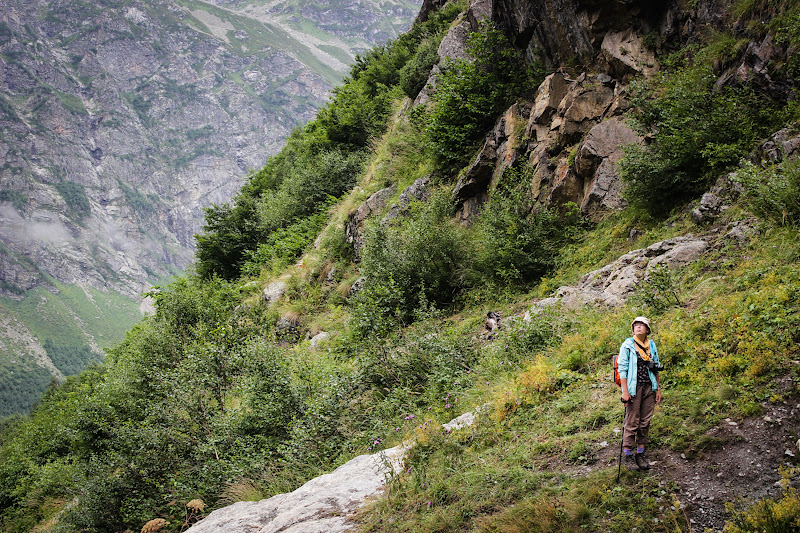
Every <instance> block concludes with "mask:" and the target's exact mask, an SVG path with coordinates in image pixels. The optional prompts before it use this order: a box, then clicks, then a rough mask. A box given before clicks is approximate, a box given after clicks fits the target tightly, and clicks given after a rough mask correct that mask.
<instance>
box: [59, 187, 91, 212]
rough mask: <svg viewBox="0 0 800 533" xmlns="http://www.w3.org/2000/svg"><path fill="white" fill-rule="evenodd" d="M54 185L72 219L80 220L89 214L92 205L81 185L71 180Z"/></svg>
mask: <svg viewBox="0 0 800 533" xmlns="http://www.w3.org/2000/svg"><path fill="white" fill-rule="evenodd" d="M54 186H55V188H56V190H57V191H58V194H60V195H61V197H62V198H63V199H64V202H65V203H66V204H67V209H69V214H70V216H71V217H72V218H73V219H75V220H76V221H78V222H80V221H81V220H83V219H84V218H86V217H87V216H88V215H89V213H90V212H91V210H92V206H91V204H90V203H89V197H88V196H86V189H85V188H84V187H83V185H81V184H80V183H74V182H72V181H61V182H58V183H56V184H55V185H54Z"/></svg>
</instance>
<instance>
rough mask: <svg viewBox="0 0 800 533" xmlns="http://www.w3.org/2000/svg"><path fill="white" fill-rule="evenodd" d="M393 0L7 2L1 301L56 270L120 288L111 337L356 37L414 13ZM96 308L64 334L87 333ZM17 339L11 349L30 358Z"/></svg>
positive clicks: (371, 39) (396, 28)
mask: <svg viewBox="0 0 800 533" xmlns="http://www.w3.org/2000/svg"><path fill="white" fill-rule="evenodd" d="M273 4H274V3H273ZM393 5H394V4H393ZM396 5H397V6H400V7H398V8H397V9H395V8H394V7H393V8H392V13H394V15H393V16H392V17H386V16H384V9H385V8H384V6H383V3H378V2H359V3H358V4H357V6H356V4H352V5H351V4H347V5H344V4H343V5H335V4H324V5H322V6H319V9H317V8H313V5H310V4H304V7H303V8H302V9H301V8H300V6H299V4H298V5H297V6H294V8H293V7H292V6H291V5H289V4H287V5H280V6H279V5H269V6H260V7H259V6H257V5H254V4H252V3H251V4H249V5H248V6H247V9H244V6H241V7H242V9H238V7H237V6H236V5H234V4H231V5H225V4H224V3H220V5H218V6H215V5H213V4H209V3H204V2H200V1H195V0H178V1H173V0H154V1H151V2H142V1H138V0H91V1H85V0H79V1H72V2H45V1H42V0H40V1H34V2H30V1H28V0H9V1H7V2H3V3H2V6H0V161H1V162H0V265H2V268H0V297H3V298H4V299H3V300H2V301H0V315H2V316H5V317H8V320H11V316H12V315H13V316H16V318H17V319H19V320H21V321H22V322H23V323H26V322H25V321H26V319H25V318H24V317H21V316H19V315H16V314H15V312H14V311H12V309H13V308H14V305H12V304H11V303H10V302H12V301H21V300H25V299H26V298H38V297H39V296H33V294H32V293H31V291H33V290H34V289H36V288H37V287H38V288H46V289H48V290H50V291H54V292H57V289H56V288H55V287H56V282H58V283H61V284H65V285H75V286H81V287H84V288H85V289H86V290H95V291H98V293H97V294H96V295H95V298H98V297H101V298H102V295H103V294H106V295H112V294H113V293H119V294H122V295H124V296H125V297H126V298H127V299H128V300H129V302H130V303H129V304H127V307H128V311H126V316H127V317H128V318H127V319H125V320H122V321H121V322H118V325H117V328H118V333H117V335H116V336H119V335H121V334H122V332H124V331H125V329H127V328H128V327H129V326H130V325H131V324H132V323H133V321H134V320H135V319H136V316H137V313H136V306H137V305H138V300H139V298H140V294H141V293H142V291H143V290H145V289H146V288H147V287H148V286H149V285H150V284H151V283H153V282H156V281H157V280H160V279H164V278H165V277H169V276H170V275H172V274H174V273H176V272H179V271H181V270H183V269H184V268H186V267H187V266H188V265H189V263H190V261H191V260H192V250H193V246H194V241H193V236H194V234H195V233H196V232H197V231H198V230H199V229H200V228H201V224H202V221H203V208H204V207H206V206H208V205H210V204H212V203H223V202H226V201H228V199H229V198H230V197H231V195H232V194H233V193H234V192H235V191H236V190H238V188H239V187H240V186H241V184H242V181H243V179H244V177H245V175H246V174H247V172H248V171H250V170H251V169H257V168H260V167H261V166H263V164H264V162H265V160H266V158H267V157H268V156H270V155H271V154H274V153H276V152H277V151H278V149H279V148H280V147H281V146H282V144H283V141H284V139H285V137H286V136H287V135H288V134H289V133H290V132H291V131H292V129H293V128H294V127H296V126H297V125H299V124H302V123H304V122H306V121H307V120H309V119H310V118H311V117H313V116H314V114H315V112H316V110H317V108H318V107H319V106H320V105H321V104H322V103H323V102H324V101H325V100H326V98H327V95H328V91H329V90H330V89H331V87H332V86H333V84H334V83H336V82H338V80H339V79H341V76H342V75H343V74H344V73H345V72H346V70H347V68H348V63H349V62H350V60H351V59H352V58H353V57H354V55H355V53H356V52H357V51H358V50H362V49H364V48H368V47H371V46H373V45H375V44H378V43H380V42H382V41H383V40H385V39H387V38H389V37H392V36H394V35H396V34H397V33H399V32H400V31H402V30H404V29H405V28H406V27H407V26H408V25H409V24H410V22H411V19H412V17H413V13H414V12H413V10H412V9H411V6H412V4H411V3H410V2H405V3H402V4H401V3H397V4H396ZM354 6H356V7H357V10H358V11H359V12H360V13H361V14H362V15H363V23H362V22H360V20H361V19H359V17H354V13H355V11H354V9H356V7H354ZM295 8H296V9H297V12H296V13H295V14H293V15H288V14H287V13H289V11H291V10H292V9H295ZM309 9H310V11H309ZM287 10H289V11H287ZM306 13H310V15H309V17H308V18H305V17H306ZM320 13H324V14H325V15H324V16H323V17H322V18H320V17H319V16H318V15H319V14H320ZM312 15H313V16H312ZM402 15H405V19H403V17H402ZM339 22H341V23H343V24H344V22H346V25H345V26H343V27H342V29H341V31H340V29H339V28H338V26H337V24H338V23H339ZM318 25H320V27H324V29H317V26H318ZM306 30H307V31H308V32H309V33H311V34H313V35H312V36H311V37H308V39H306V38H305V37H304V35H305V33H304V31H306ZM334 33H335V34H337V35H339V37H332V36H333V35H334ZM351 33H352V37H351V36H350V35H351ZM327 43H330V44H327ZM109 298H111V299H114V298H115V297H113V296H109ZM87 302H88V301H87ZM101 316H102V313H100V314H98V315H97V317H98V318H97V320H101V319H100V317H101ZM105 318H107V317H105ZM94 320H95V318H94V316H92V317H89V319H88V321H84V323H83V324H81V327H78V328H77V330H82V331H85V332H86V334H76V335H74V336H73V338H72V339H71V340H70V346H73V345H74V346H84V345H92V344H93V342H94V341H93V340H92V339H93V338H94V335H95V334H99V332H100V331H101V330H103V329H104V326H102V327H101V326H97V325H96V324H94V323H93V321H94ZM26 326H27V329H28V330H30V334H31V335H30V336H27V337H28V339H29V340H31V341H32V342H34V341H35V342H37V343H38V344H39V345H42V346H43V345H44V342H45V340H46V338H44V336H43V333H42V332H40V331H37V326H36V325H35V324H31V323H30V321H28V322H27V323H26ZM101 347H102V346H101ZM9 350H10V349H7V350H3V349H0V361H2V362H3V364H6V363H8V362H9V361H10V359H9V358H12V359H15V360H17V359H19V358H20V357H22V355H21V353H17V352H16V351H14V350H10V351H9ZM12 352H13V353H14V354H15V355H13V357H12V355H11V353H12ZM87 353H88V352H87ZM93 357H95V356H93ZM26 360H28V362H29V363H30V358H28V359H26ZM84 363H85V361H84ZM8 364H10V363H8ZM28 366H30V365H28ZM35 366H36V365H35ZM36 368H38V369H41V368H43V367H41V366H36ZM37 372H38V370H37ZM39 381H40V382H41V381H43V379H39ZM10 390H11V389H10V388H9V387H7V386H6V385H5V384H4V383H2V382H0V399H2V397H4V396H6V395H8V394H9V393H10V392H9V391H10ZM0 403H3V404H4V405H8V404H6V403H4V402H0ZM3 414H8V413H6V412H3V411H0V415H3Z"/></svg>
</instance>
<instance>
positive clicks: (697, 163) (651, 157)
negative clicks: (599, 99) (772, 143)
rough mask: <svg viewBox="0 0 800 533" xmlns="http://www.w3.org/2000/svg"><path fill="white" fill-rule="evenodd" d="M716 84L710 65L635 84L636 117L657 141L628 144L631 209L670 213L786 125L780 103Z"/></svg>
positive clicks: (625, 172)
mask: <svg viewBox="0 0 800 533" xmlns="http://www.w3.org/2000/svg"><path fill="white" fill-rule="evenodd" d="M715 82H716V77H715V76H714V75H713V73H712V70H711V67H710V66H706V65H705V64H703V63H699V62H698V63H695V64H693V65H690V66H684V67H680V68H677V69H676V70H674V71H672V72H666V73H661V74H659V75H657V76H655V77H654V78H653V79H652V80H650V81H647V82H644V83H642V84H640V85H638V86H637V87H634V95H633V102H634V103H635V105H636V106H637V108H638V109H639V111H638V113H637V114H636V119H637V121H638V122H639V125H640V129H641V131H642V132H643V133H651V134H652V135H653V140H652V142H651V143H650V144H649V145H647V146H638V145H634V146H630V147H628V148H627V150H626V153H625V156H624V157H623V158H622V160H621V161H620V162H619V164H618V166H619V170H620V174H621V176H622V178H623V180H625V182H626V183H627V189H626V190H625V196H626V198H627V199H628V201H630V203H631V204H633V205H635V206H638V207H642V208H644V209H646V210H647V211H649V212H650V213H651V214H653V215H656V216H664V215H666V214H667V213H669V212H670V211H671V210H672V209H673V208H675V207H676V206H679V205H682V204H683V203H685V202H687V201H689V200H691V199H693V198H696V197H697V196H698V195H699V194H701V193H702V192H704V191H705V190H706V189H707V188H708V187H709V185H710V184H711V183H712V182H713V181H714V180H715V179H716V178H717V176H718V175H719V173H721V172H723V171H724V170H725V169H727V168H729V167H730V166H732V165H734V164H736V163H738V162H739V160H740V159H741V158H742V157H744V156H745V155H747V154H748V153H750V151H751V150H752V149H753V148H754V146H755V143H756V142H757V141H758V140H759V139H761V138H762V137H765V136H766V135H768V134H769V133H771V132H772V131H774V129H775V128H776V127H778V125H780V124H782V123H783V118H784V115H783V113H782V112H781V111H780V109H779V107H778V105H777V104H776V103H775V102H772V101H771V100H770V99H768V98H767V97H764V96H762V95H760V94H758V93H757V92H756V91H755V90H754V89H753V88H751V87H746V86H743V87H723V88H721V89H718V90H717V89H715V87H714V83H715Z"/></svg>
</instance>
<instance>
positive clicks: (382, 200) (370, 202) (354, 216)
mask: <svg viewBox="0 0 800 533" xmlns="http://www.w3.org/2000/svg"><path fill="white" fill-rule="evenodd" d="M394 191H395V189H394V187H386V188H385V189H381V190H379V191H378V192H376V193H375V194H373V195H372V196H370V197H369V198H367V200H366V201H365V202H364V203H363V204H361V206H359V208H358V209H356V210H355V211H353V212H352V213H350V216H348V217H347V222H345V225H344V233H345V236H346V237H347V242H348V243H350V244H352V245H353V251H354V253H355V258H356V261H358V260H359V259H360V255H359V252H360V251H361V247H362V246H363V245H364V242H363V239H362V235H361V233H362V231H363V229H364V223H365V222H366V220H367V218H369V217H370V215H372V214H373V213H375V212H376V211H379V210H381V209H383V208H384V207H385V206H386V201H387V200H388V199H389V198H390V197H391V196H392V195H393V194H394Z"/></svg>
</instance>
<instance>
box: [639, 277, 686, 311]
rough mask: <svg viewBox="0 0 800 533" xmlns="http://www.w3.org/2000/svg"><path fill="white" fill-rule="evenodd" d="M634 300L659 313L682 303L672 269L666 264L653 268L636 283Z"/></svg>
mask: <svg viewBox="0 0 800 533" xmlns="http://www.w3.org/2000/svg"><path fill="white" fill-rule="evenodd" d="M632 301H633V302H634V303H641V305H642V306H644V307H646V308H647V309H649V310H651V311H652V312H653V313H657V314H659V313H663V312H664V311H666V310H667V309H669V308H670V307H674V306H676V305H678V306H679V305H681V299H680V297H679V296H678V292H677V288H676V287H675V280H674V279H673V275H672V272H671V271H670V269H669V268H668V267H667V266H666V265H657V266H656V267H654V268H653V269H651V270H650V272H649V274H648V277H647V278H645V279H643V280H642V281H640V282H639V283H638V284H637V285H636V288H635V294H634V296H633V300H632Z"/></svg>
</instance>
